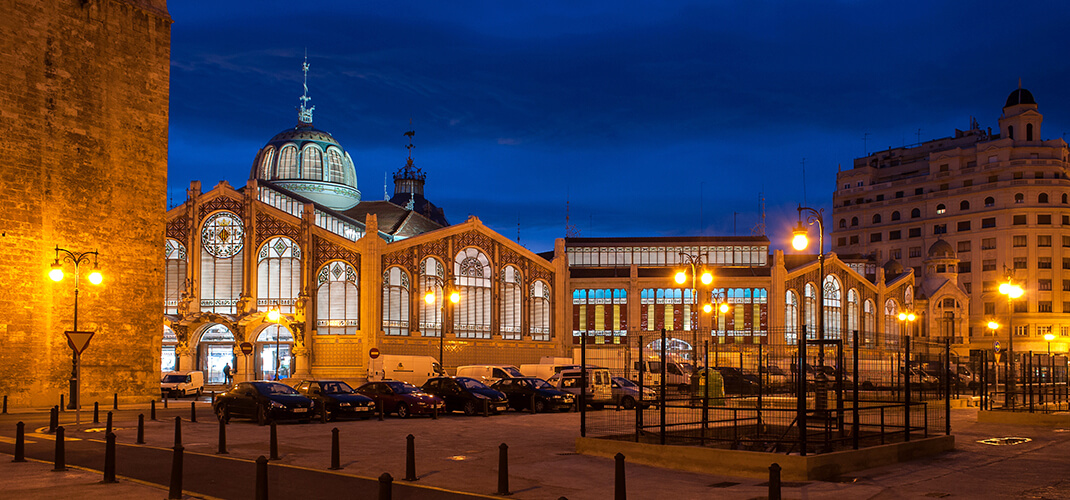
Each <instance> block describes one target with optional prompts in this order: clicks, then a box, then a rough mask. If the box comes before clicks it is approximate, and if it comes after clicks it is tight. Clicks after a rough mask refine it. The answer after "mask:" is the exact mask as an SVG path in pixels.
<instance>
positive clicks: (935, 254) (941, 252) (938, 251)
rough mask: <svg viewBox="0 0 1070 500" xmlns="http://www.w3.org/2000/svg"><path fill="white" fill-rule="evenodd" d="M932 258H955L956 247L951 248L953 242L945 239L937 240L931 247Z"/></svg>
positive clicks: (930, 256) (930, 255)
mask: <svg viewBox="0 0 1070 500" xmlns="http://www.w3.org/2000/svg"><path fill="white" fill-rule="evenodd" d="M929 258H930V259H954V258H956V256H955V249H954V248H951V243H948V242H946V241H944V240H943V239H939V240H936V243H933V246H931V247H929Z"/></svg>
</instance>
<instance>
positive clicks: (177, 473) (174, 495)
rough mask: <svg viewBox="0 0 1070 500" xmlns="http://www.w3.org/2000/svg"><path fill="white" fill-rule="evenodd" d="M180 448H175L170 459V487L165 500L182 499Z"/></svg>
mask: <svg viewBox="0 0 1070 500" xmlns="http://www.w3.org/2000/svg"><path fill="white" fill-rule="evenodd" d="M182 451H183V449H182V447H181V446H175V453H174V456H173V458H172V459H171V487H170V488H169V489H168V492H167V500H181V499H182Z"/></svg>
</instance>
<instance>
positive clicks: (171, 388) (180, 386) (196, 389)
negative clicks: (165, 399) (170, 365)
mask: <svg viewBox="0 0 1070 500" xmlns="http://www.w3.org/2000/svg"><path fill="white" fill-rule="evenodd" d="M203 392H204V372H202V371H191V370H186V371H179V372H167V373H164V374H163V378H161V379H160V393H161V394H163V395H164V396H171V397H184V396H186V395H187V394H193V395H196V396H200V395H201V393H203Z"/></svg>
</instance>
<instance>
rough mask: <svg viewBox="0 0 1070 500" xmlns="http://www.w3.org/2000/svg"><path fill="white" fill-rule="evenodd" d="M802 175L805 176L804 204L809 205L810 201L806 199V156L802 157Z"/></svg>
mask: <svg viewBox="0 0 1070 500" xmlns="http://www.w3.org/2000/svg"><path fill="white" fill-rule="evenodd" d="M801 163H802V176H803V182H802V184H803V205H809V204H810V202H808V201H806V158H803V159H802V162H801Z"/></svg>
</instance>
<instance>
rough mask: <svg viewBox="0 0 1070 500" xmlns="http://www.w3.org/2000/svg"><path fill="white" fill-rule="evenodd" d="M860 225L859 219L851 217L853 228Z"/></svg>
mask: <svg viewBox="0 0 1070 500" xmlns="http://www.w3.org/2000/svg"><path fill="white" fill-rule="evenodd" d="M857 225H858V217H851V226H857Z"/></svg>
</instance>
